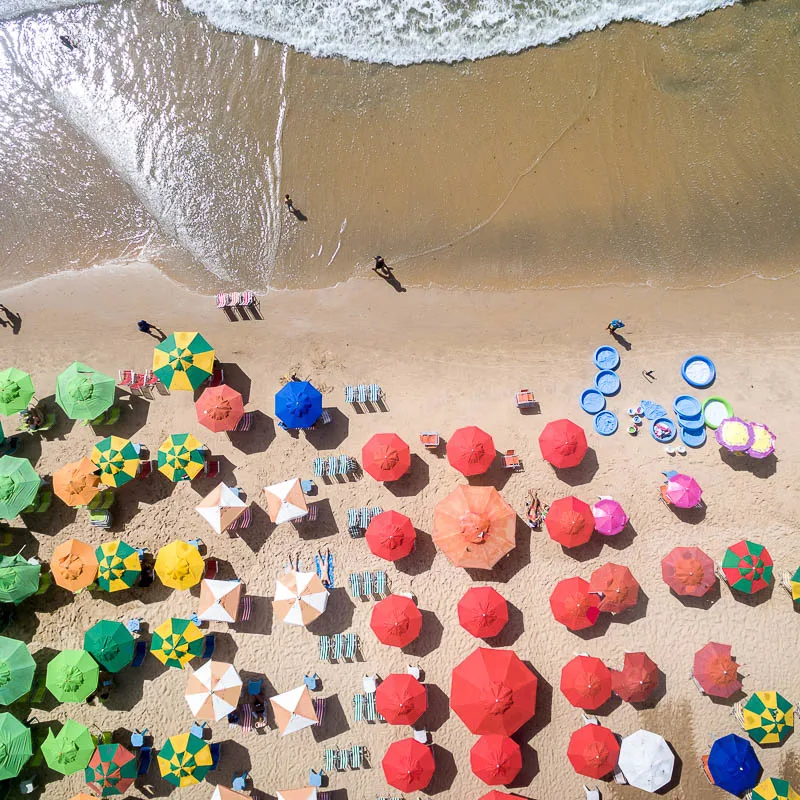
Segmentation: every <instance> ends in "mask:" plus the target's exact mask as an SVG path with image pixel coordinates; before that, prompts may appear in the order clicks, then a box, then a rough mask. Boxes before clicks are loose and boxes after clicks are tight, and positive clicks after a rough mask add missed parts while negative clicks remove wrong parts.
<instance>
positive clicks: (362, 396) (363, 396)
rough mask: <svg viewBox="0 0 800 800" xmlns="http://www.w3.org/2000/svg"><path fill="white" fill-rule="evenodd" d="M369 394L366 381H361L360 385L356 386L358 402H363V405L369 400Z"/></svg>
mask: <svg viewBox="0 0 800 800" xmlns="http://www.w3.org/2000/svg"><path fill="white" fill-rule="evenodd" d="M368 394H369V393H368V390H367V385H366V384H365V383H359V384H358V386H356V402H357V403H361V405H364V403H366V402H367V396H368Z"/></svg>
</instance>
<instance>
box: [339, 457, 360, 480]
mask: <svg viewBox="0 0 800 800" xmlns="http://www.w3.org/2000/svg"><path fill="white" fill-rule="evenodd" d="M355 464H356V462H355V461H354V460H353V459H352V458H350V456H346V455H341V456H339V474H340V475H349V474H350V473H351V472H353V471H354V468H355Z"/></svg>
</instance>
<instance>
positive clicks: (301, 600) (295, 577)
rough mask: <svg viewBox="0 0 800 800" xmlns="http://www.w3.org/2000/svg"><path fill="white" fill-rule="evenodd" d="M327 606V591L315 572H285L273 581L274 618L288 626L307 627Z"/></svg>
mask: <svg viewBox="0 0 800 800" xmlns="http://www.w3.org/2000/svg"><path fill="white" fill-rule="evenodd" d="M327 605H328V590H327V589H326V588H325V587H324V586H323V585H322V581H321V580H320V579H319V578H318V577H317V574H316V573H315V572H294V571H292V572H287V573H286V574H285V575H281V577H280V578H278V580H277V581H275V599H274V600H273V601H272V608H273V609H274V611H275V616H276V617H279V618H280V619H282V620H283V621H284V622H288V623H289V625H308V623H309V622H313V621H314V620H315V619H316V618H317V617H318V616H320V614H322V612H323V611H325V608H326V607H327Z"/></svg>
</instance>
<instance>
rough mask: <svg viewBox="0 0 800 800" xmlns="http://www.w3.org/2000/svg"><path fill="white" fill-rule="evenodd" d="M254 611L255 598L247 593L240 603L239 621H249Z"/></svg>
mask: <svg viewBox="0 0 800 800" xmlns="http://www.w3.org/2000/svg"><path fill="white" fill-rule="evenodd" d="M252 613H253V598H252V597H250V595H249V594H246V595H245V596H244V597H243V598H242V602H241V603H240V604H239V619H238V621H239V622H247V621H248V620H249V619H250V615H251V614H252Z"/></svg>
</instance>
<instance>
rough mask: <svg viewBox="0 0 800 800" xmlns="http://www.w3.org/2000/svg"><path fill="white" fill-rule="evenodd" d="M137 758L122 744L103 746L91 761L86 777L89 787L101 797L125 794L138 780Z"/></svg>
mask: <svg viewBox="0 0 800 800" xmlns="http://www.w3.org/2000/svg"><path fill="white" fill-rule="evenodd" d="M136 771H137V764H136V757H135V756H134V755H133V753H131V752H130V751H129V750H126V749H125V748H124V747H123V746H122V745H121V744H101V745H98V747H97V750H95V751H94V755H93V756H92V758H91V760H90V761H89V766H88V767H86V771H85V772H84V776H85V778H86V784H87V786H88V787H89V788H90V789H91V790H92V791H93V792H96V793H97V794H99V795H100V797H114V796H115V795H118V794H125V792H127V791H128V789H130V788H131V786H133V782H134V781H135V780H136Z"/></svg>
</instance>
